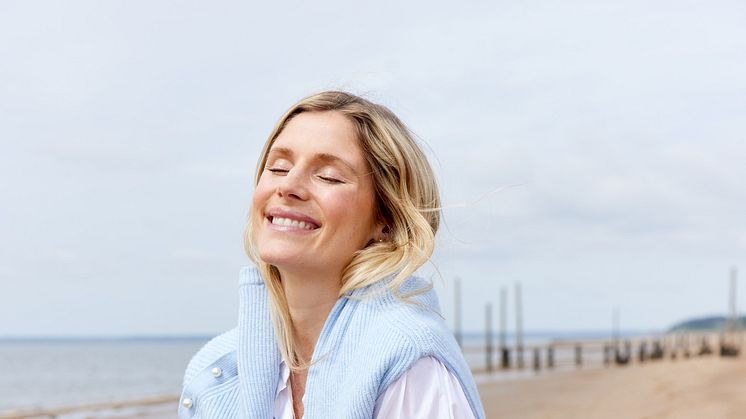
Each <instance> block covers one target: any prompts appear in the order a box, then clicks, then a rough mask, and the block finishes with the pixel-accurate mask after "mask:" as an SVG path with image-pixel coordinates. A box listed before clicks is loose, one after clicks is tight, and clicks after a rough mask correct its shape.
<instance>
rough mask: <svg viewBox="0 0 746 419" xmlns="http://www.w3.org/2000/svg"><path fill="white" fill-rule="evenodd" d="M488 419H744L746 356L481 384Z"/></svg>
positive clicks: (651, 363) (707, 358)
mask: <svg viewBox="0 0 746 419" xmlns="http://www.w3.org/2000/svg"><path fill="white" fill-rule="evenodd" d="M480 394H481V396H482V401H483V402H484V405H485V410H486V413H487V417H488V418H494V419H499V418H521V419H534V418H536V419H538V418H542V419H549V418H556V419H562V418H573V419H577V418H604V419H616V418H619V419H622V418H623V419H653V418H656V419H662V418H676V419H688V418H692V419H695V418H696V419H736V418H738V419H742V418H744V417H746V358H743V357H741V358H720V357H716V356H710V357H704V358H690V359H679V360H670V359H669V360H664V361H658V362H649V363H645V364H642V365H639V364H637V365H630V366H627V367H611V368H605V369H592V370H591V369H589V370H585V371H583V370H581V371H573V372H558V373H549V374H545V375H540V376H537V377H535V378H533V379H525V380H520V381H512V382H507V383H506V382H499V381H496V382H492V383H486V384H482V385H481V386H480Z"/></svg>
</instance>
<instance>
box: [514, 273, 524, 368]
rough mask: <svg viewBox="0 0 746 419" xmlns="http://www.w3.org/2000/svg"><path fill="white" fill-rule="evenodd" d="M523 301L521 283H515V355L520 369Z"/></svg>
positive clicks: (521, 361)
mask: <svg viewBox="0 0 746 419" xmlns="http://www.w3.org/2000/svg"><path fill="white" fill-rule="evenodd" d="M522 309H523V308H522V303H521V283H520V282H516V283H515V356H516V364H517V365H518V368H519V369H523V367H524V365H523V313H522V312H521V310H522Z"/></svg>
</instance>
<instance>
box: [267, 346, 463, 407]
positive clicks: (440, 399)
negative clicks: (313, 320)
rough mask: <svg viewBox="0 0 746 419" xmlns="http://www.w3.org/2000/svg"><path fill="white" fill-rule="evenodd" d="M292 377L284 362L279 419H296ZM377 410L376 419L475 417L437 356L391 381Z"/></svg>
mask: <svg viewBox="0 0 746 419" xmlns="http://www.w3.org/2000/svg"><path fill="white" fill-rule="evenodd" d="M289 379H290V369H289V368H288V367H287V366H286V365H285V361H282V363H281V364H280V377H279V382H278V384H277V392H276V393H275V409H274V416H275V419H294V418H295V416H294V413H293V394H292V391H291V390H290V381H289ZM304 399H305V397H304ZM304 401H305V400H304ZM373 412H374V413H373V417H374V418H376V419H379V418H380V419H474V414H473V413H472V412H471V407H470V406H469V402H468V401H467V400H466V395H465V394H464V390H463V389H462V388H461V384H459V382H458V379H457V378H456V377H455V376H454V375H453V374H451V372H450V371H448V369H447V368H446V367H445V366H444V365H443V364H442V363H441V362H440V361H438V360H437V359H435V358H433V357H425V358H421V359H419V360H418V361H417V362H415V363H414V365H412V367H411V368H410V369H409V370H407V371H406V372H405V373H404V374H402V376H401V377H399V379H398V380H396V381H394V382H393V383H391V384H390V385H389V386H388V388H386V391H384V392H383V394H381V396H380V397H379V398H378V400H377V401H376V406H375V409H374V411H373Z"/></svg>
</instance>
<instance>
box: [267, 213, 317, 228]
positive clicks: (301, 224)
mask: <svg viewBox="0 0 746 419" xmlns="http://www.w3.org/2000/svg"><path fill="white" fill-rule="evenodd" d="M267 218H268V219H269V222H270V223H272V224H274V225H277V226H285V227H293V228H299V229H303V230H316V229H317V228H319V226H317V225H315V224H313V223H310V222H306V221H299V220H293V219H292V218H284V217H273V216H269V217H267Z"/></svg>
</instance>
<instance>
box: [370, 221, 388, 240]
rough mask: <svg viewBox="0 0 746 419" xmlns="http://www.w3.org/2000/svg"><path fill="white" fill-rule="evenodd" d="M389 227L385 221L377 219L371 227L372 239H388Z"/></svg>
mask: <svg viewBox="0 0 746 419" xmlns="http://www.w3.org/2000/svg"><path fill="white" fill-rule="evenodd" d="M390 231H391V229H390V228H389V226H388V225H387V224H386V222H385V221H378V222H377V223H376V225H375V227H374V228H373V241H375V242H385V241H389V240H390V237H389V232H390Z"/></svg>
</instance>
